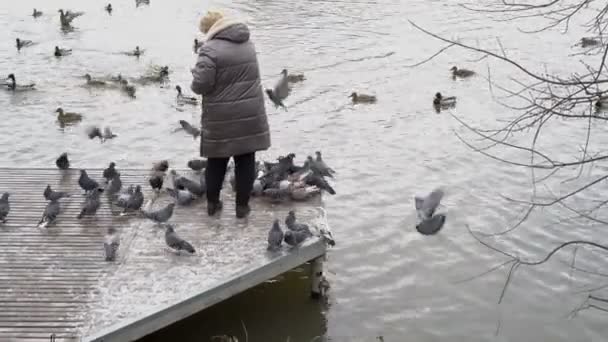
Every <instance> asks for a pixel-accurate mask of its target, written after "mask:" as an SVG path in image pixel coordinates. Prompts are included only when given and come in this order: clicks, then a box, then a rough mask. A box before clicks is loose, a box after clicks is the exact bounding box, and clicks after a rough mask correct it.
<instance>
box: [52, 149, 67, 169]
mask: <svg viewBox="0 0 608 342" xmlns="http://www.w3.org/2000/svg"><path fill="white" fill-rule="evenodd" d="M55 165H57V168H59V169H60V170H67V169H69V168H70V161H69V160H68V154H67V153H65V152H64V153H62V154H61V155H60V156H59V158H57V160H56V161H55Z"/></svg>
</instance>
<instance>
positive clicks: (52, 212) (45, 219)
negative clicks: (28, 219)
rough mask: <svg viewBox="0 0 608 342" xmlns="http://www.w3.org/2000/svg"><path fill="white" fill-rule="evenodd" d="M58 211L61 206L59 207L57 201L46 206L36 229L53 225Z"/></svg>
mask: <svg viewBox="0 0 608 342" xmlns="http://www.w3.org/2000/svg"><path fill="white" fill-rule="evenodd" d="M60 211H61V206H60V205H59V201H50V202H49V203H48V204H47V205H46V208H44V213H42V218H41V219H40V222H38V227H40V228H45V227H47V226H48V225H49V224H52V223H55V220H56V219H57V215H59V212H60Z"/></svg>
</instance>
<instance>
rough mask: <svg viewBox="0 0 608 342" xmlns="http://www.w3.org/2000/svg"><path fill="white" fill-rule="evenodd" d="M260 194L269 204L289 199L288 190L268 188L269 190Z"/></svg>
mask: <svg viewBox="0 0 608 342" xmlns="http://www.w3.org/2000/svg"><path fill="white" fill-rule="evenodd" d="M262 194H263V195H264V197H266V198H267V199H268V200H269V201H270V202H271V203H281V202H285V201H287V200H289V199H290V198H291V191H290V190H289V189H275V188H269V189H265V190H264V191H263V192H262Z"/></svg>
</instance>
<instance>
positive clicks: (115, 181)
mask: <svg viewBox="0 0 608 342" xmlns="http://www.w3.org/2000/svg"><path fill="white" fill-rule="evenodd" d="M121 189H122V180H120V173H119V172H116V173H115V174H114V176H113V178H111V179H110V181H109V183H108V185H107V186H106V191H105V192H106V195H107V196H108V197H110V198H114V196H115V195H116V194H118V193H119V192H120V190H121Z"/></svg>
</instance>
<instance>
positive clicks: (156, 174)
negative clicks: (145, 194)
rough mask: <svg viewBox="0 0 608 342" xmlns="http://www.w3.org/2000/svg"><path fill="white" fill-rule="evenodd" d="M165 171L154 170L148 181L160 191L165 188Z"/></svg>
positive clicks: (153, 187)
mask: <svg viewBox="0 0 608 342" xmlns="http://www.w3.org/2000/svg"><path fill="white" fill-rule="evenodd" d="M164 179H165V173H164V172H162V171H152V174H151V175H150V178H148V182H149V183H150V186H151V187H152V190H154V191H160V190H161V189H162V188H163V182H164Z"/></svg>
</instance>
